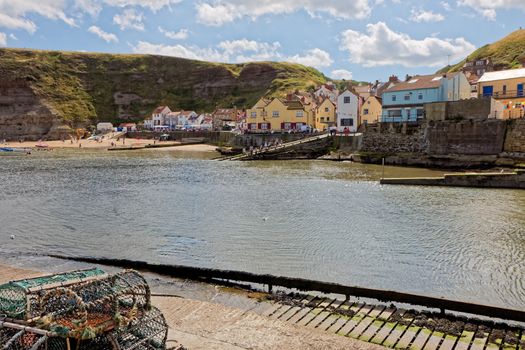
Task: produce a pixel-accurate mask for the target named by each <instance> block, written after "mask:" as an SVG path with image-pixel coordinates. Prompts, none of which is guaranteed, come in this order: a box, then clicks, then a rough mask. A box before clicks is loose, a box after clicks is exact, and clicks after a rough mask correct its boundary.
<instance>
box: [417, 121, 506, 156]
mask: <svg viewBox="0 0 525 350" xmlns="http://www.w3.org/2000/svg"><path fill="white" fill-rule="evenodd" d="M506 130H507V127H506V122H505V121H504V120H498V119H485V120H482V121H478V120H461V121H438V122H433V121H430V122H428V124H427V126H426V132H425V133H426V140H427V141H428V142H427V148H426V153H427V154H431V155H444V154H467V155H489V154H499V153H501V152H502V150H503V143H504V142H505V134H506Z"/></svg>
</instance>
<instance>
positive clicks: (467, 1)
mask: <svg viewBox="0 0 525 350" xmlns="http://www.w3.org/2000/svg"><path fill="white" fill-rule="evenodd" d="M458 5H460V6H469V7H471V8H472V9H474V10H475V11H477V12H478V13H479V14H481V15H482V16H483V17H485V18H486V19H488V20H492V21H493V20H495V19H496V11H497V10H498V9H507V10H509V9H520V10H523V11H525V1H523V0H459V1H458Z"/></svg>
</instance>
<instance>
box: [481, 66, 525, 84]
mask: <svg viewBox="0 0 525 350" xmlns="http://www.w3.org/2000/svg"><path fill="white" fill-rule="evenodd" d="M516 78H525V68H521V69H509V70H501V71H497V72H486V73H485V74H483V75H482V76H481V78H479V80H478V83H485V82H488V81H496V80H507V79H516Z"/></svg>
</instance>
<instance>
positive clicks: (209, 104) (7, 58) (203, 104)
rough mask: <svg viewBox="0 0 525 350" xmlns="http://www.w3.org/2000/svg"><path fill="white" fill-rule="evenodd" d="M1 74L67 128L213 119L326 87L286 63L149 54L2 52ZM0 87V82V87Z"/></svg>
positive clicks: (306, 70) (310, 71)
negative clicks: (170, 112)
mask: <svg viewBox="0 0 525 350" xmlns="http://www.w3.org/2000/svg"><path fill="white" fill-rule="evenodd" d="M0 75H1V76H2V77H5V80H4V83H5V81H9V80H20V79H23V80H26V81H27V82H28V84H30V85H31V87H32V88H33V90H34V91H35V92H36V94H37V95H38V96H40V97H42V98H43V99H44V100H45V101H46V103H47V104H48V105H50V106H51V107H52V109H54V110H55V111H56V112H57V114H58V115H59V116H60V117H61V118H62V119H63V120H64V121H66V122H67V123H68V124H70V125H72V126H75V125H81V124H86V123H96V122H97V121H100V120H104V121H108V120H109V121H113V122H120V121H123V120H142V119H143V118H144V117H145V116H147V115H149V114H150V113H151V111H152V110H153V108H155V107H156V106H157V105H163V104H165V105H169V106H170V107H171V108H173V109H192V110H196V111H198V112H211V111H213V110H214V109H215V108H217V107H219V106H221V107H234V106H235V107H238V108H247V107H251V106H252V105H253V104H254V103H255V102H256V101H257V100H258V98H260V97H261V96H263V95H267V96H282V95H284V94H285V93H286V92H289V91H290V90H296V89H299V90H304V89H307V88H308V87H309V86H312V85H318V84H321V83H323V82H325V81H326V77H325V76H324V75H323V74H322V73H320V72H319V71H317V70H316V69H314V68H310V67H305V66H303V65H299V64H292V63H285V62H278V63H276V62H257V63H245V64H221V63H211V62H203V61H194V60H187V59H182V58H176V57H164V56H152V55H114V54H101V53H79V52H62V51H39V50H21V49H0ZM0 85H2V82H0Z"/></svg>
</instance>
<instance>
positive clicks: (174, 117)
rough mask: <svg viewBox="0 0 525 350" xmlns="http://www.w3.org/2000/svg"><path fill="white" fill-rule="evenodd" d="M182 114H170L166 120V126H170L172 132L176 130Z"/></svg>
mask: <svg viewBox="0 0 525 350" xmlns="http://www.w3.org/2000/svg"><path fill="white" fill-rule="evenodd" d="M179 115H180V112H170V113H168V114H167V115H166V117H165V118H164V124H165V125H166V126H169V128H170V130H175V129H176V128H177V124H178V123H179Z"/></svg>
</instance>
